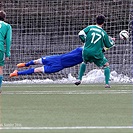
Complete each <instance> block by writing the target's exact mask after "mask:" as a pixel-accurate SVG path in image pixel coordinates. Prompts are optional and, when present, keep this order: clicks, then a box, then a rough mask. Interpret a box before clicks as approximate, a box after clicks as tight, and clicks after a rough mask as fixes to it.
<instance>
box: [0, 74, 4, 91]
mask: <svg viewBox="0 0 133 133" xmlns="http://www.w3.org/2000/svg"><path fill="white" fill-rule="evenodd" d="M2 79H3V75H0V92H1V91H2V88H1V86H2Z"/></svg>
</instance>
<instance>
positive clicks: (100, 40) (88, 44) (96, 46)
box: [79, 25, 114, 54]
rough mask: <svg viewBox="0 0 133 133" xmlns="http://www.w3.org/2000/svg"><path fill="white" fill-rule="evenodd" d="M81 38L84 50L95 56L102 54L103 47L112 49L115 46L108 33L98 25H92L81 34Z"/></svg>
mask: <svg viewBox="0 0 133 133" xmlns="http://www.w3.org/2000/svg"><path fill="white" fill-rule="evenodd" d="M79 37H80V39H81V41H82V42H83V43H85V45H84V48H85V49H88V50H89V51H91V53H93V54H99V52H100V53H101V52H102V49H103V47H106V48H110V47H112V46H113V45H114V41H113V40H111V39H110V38H109V37H108V35H107V33H106V32H105V31H104V30H103V29H102V28H101V27H99V26H98V25H90V26H88V27H86V28H85V29H83V30H82V31H81V32H80V33H79Z"/></svg>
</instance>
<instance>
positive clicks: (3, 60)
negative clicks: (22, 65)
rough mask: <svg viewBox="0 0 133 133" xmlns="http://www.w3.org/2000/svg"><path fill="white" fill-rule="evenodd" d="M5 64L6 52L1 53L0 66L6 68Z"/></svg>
mask: <svg viewBox="0 0 133 133" xmlns="http://www.w3.org/2000/svg"><path fill="white" fill-rule="evenodd" d="M4 64H5V52H3V51H0V66H4Z"/></svg>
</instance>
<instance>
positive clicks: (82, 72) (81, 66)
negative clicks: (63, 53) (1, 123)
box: [75, 62, 86, 85]
mask: <svg viewBox="0 0 133 133" xmlns="http://www.w3.org/2000/svg"><path fill="white" fill-rule="evenodd" d="M85 70H86V63H84V62H82V63H81V65H80V70H79V76H78V80H77V81H76V82H75V85H79V84H81V80H82V77H83V75H84V73H85Z"/></svg>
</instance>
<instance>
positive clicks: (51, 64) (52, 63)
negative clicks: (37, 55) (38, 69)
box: [42, 55, 64, 73]
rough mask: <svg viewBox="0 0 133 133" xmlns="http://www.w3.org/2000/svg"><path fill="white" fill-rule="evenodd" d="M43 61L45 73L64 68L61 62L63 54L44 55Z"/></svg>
mask: <svg viewBox="0 0 133 133" xmlns="http://www.w3.org/2000/svg"><path fill="white" fill-rule="evenodd" d="M42 63H43V65H44V73H55V72H58V71H60V70H62V69H63V68H64V67H63V66H62V64H61V56H58V55H54V56H46V57H44V58H43V57H42Z"/></svg>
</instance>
